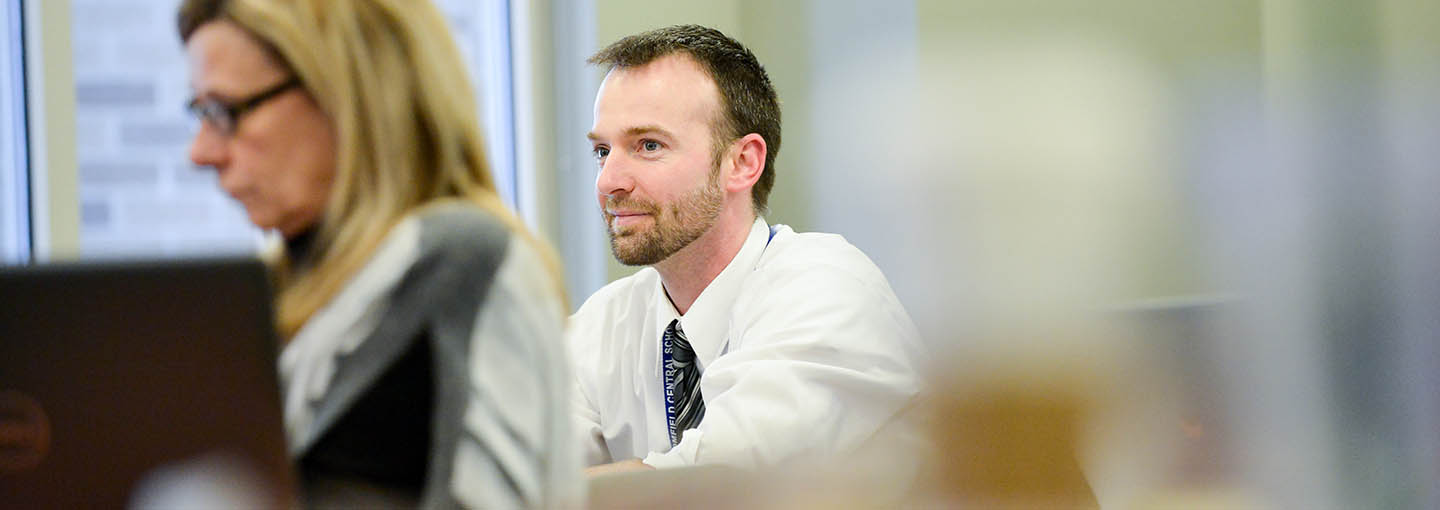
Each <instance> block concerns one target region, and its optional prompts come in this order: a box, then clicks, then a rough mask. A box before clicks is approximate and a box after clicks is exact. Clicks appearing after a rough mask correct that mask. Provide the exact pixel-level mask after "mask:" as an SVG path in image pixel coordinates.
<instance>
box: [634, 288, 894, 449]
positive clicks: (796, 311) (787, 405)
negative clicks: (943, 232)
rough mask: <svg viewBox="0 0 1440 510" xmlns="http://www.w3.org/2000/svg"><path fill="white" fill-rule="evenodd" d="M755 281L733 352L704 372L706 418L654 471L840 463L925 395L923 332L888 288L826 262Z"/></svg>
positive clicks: (740, 311)
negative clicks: (919, 367) (837, 458)
mask: <svg viewBox="0 0 1440 510" xmlns="http://www.w3.org/2000/svg"><path fill="white" fill-rule="evenodd" d="M877 272H878V271H877ZM756 279H757V280H760V281H762V282H763V283H760V284H757V285H755V286H754V287H753V288H749V289H747V290H746V291H744V292H743V293H742V294H741V296H740V298H739V300H738V301H737V302H736V308H735V315H734V317H733V319H732V326H731V345H730V349H729V352H728V353H726V354H724V355H722V356H720V357H719V358H717V359H716V360H715V361H713V362H712V363H711V366H709V367H704V368H703V370H704V372H703V374H704V375H703V376H702V377H701V391H702V393H703V394H704V397H705V418H704V419H703V421H702V422H701V424H700V426H699V427H698V428H697V429H696V430H693V431H690V432H687V433H686V434H685V437H684V439H683V440H682V441H681V442H680V443H679V444H677V445H676V446H675V447H674V448H671V449H670V450H669V451H666V452H653V453H651V454H649V455H648V456H646V458H645V459H644V462H645V463H646V464H649V465H651V466H655V467H671V466H681V465H691V464H697V463H706V464H709V463H720V464H729V465H734V466H738V467H742V468H743V467H766V466H774V465H777V464H781V463H785V462H790V461H796V460H820V459H824V458H827V457H831V456H834V455H839V454H844V453H847V452H849V451H852V450H854V449H856V448H858V447H860V446H861V445H862V444H863V443H864V442H865V441H866V440H867V439H868V438H870V437H871V436H873V435H875V434H876V432H877V431H879V430H880V429H881V428H882V427H885V426H886V425H887V424H888V423H889V422H891V420H893V419H895V417H896V416H897V414H898V413H899V412H900V411H901V410H902V409H904V408H905V407H906V406H908V405H909V404H910V401H911V400H912V399H913V398H914V396H915V395H916V394H917V393H918V392H919V381H918V379H919V376H918V374H917V371H916V367H915V364H916V363H917V361H916V360H917V359H918V352H919V339H918V334H917V333H916V332H915V329H914V325H913V324H912V323H911V322H910V319H909V317H908V315H906V313H905V311H904V309H903V308H902V307H901V306H900V304H899V302H898V300H897V299H896V298H895V297H894V294H893V293H892V292H891V291H890V289H889V287H888V285H886V284H884V282H883V280H879V281H876V279H872V278H865V277H864V275H858V276H857V275H855V274H854V273H853V272H847V271H844V270H840V269H838V268H834V267H829V266H825V265H823V264H818V265H812V266H808V267H805V268H792V269H790V270H783V271H781V270H777V271H773V272H772V274H767V275H758V276H757V278H756Z"/></svg>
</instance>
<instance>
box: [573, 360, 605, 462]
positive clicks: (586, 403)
mask: <svg viewBox="0 0 1440 510" xmlns="http://www.w3.org/2000/svg"><path fill="white" fill-rule="evenodd" d="M574 383H575V384H574V385H573V390H572V391H571V393H570V400H571V418H572V421H573V423H574V430H575V432H577V433H578V435H579V437H580V449H581V451H582V455H583V457H584V459H585V465H586V466H594V465H598V464H605V463H608V462H613V459H611V458H610V450H609V449H608V448H606V447H605V435H604V433H603V432H602V429H601V427H600V411H599V410H597V409H596V407H595V405H594V403H592V402H591V400H590V397H589V396H588V395H587V394H586V393H585V387H584V385H583V384H581V383H580V379H579V376H578V375H577V376H576V377H575V379H574Z"/></svg>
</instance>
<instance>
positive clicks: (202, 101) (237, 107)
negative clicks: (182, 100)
mask: <svg viewBox="0 0 1440 510" xmlns="http://www.w3.org/2000/svg"><path fill="white" fill-rule="evenodd" d="M298 86H300V78H296V77H291V78H290V79H288V80H285V81H284V82H282V83H280V84H279V85H275V86H273V87H270V88H268V89H265V90H263V91H261V92H260V93H258V94H255V95H253V96H250V97H249V98H248V99H242V100H239V101H236V102H234V103H225V102H221V101H218V100H215V99H209V98H198V97H197V98H195V99H191V100H190V103H189V104H187V105H185V109H186V110H187V111H189V112H190V115H193V116H195V118H198V119H200V120H201V121H203V122H209V123H210V125H211V126H213V127H215V129H218V130H220V132H221V133H222V134H224V135H225V136H230V135H232V134H235V125H236V124H237V123H239V122H240V116H242V115H245V114H246V113H249V112H250V111H252V110H254V109H255V108H257V107H259V106H260V105H261V104H263V103H264V102H265V101H269V100H270V99H273V98H274V97H275V96H278V95H280V93H282V92H285V91H287V90H290V89H291V88H294V87H298Z"/></svg>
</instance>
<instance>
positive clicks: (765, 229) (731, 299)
mask: <svg viewBox="0 0 1440 510" xmlns="http://www.w3.org/2000/svg"><path fill="white" fill-rule="evenodd" d="M769 241H770V225H769V224H768V223H765V218H760V217H756V218H755V223H752V224H751V225H750V234H749V236H747V237H746V238H745V244H744V245H742V246H741V247H740V251H739V252H738V253H736V254H735V258H733V259H730V263H729V264H727V265H726V266H725V269H724V270H721V271H720V274H719V275H717V276H716V277H715V279H714V280H711V281H710V285H707V286H705V290H703V291H700V296H699V297H697V298H695V303H694V304H692V305H690V310H689V311H688V312H686V313H685V315H684V316H681V315H680V313H679V312H678V311H676V310H675V305H674V304H673V303H671V302H670V298H669V297H667V296H666V294H665V287H664V283H663V282H661V281H660V279H659V278H656V279H655V285H656V288H655V299H656V301H658V303H656V306H657V308H658V310H657V311H658V313H656V314H655V318H656V321H657V322H656V326H657V327H656V331H657V332H659V334H658V335H656V337H655V338H656V341H659V339H660V336H659V335H663V334H664V333H665V328H667V327H669V326H670V321H672V320H675V319H676V318H678V319H680V328H681V329H683V330H685V339H686V340H689V341H690V346H691V347H694V348H695V357H696V359H698V360H699V361H700V366H701V367H702V368H703V367H706V366H709V365H710V362H711V361H714V360H715V358H716V357H719V356H720V351H721V350H722V349H724V348H725V343H726V341H727V340H728V339H729V338H730V310H731V309H733V308H734V304H735V298H737V297H738V296H739V295H740V288H741V287H742V286H743V285H744V284H745V278H747V277H748V276H749V275H750V273H751V272H754V270H755V265H756V264H758V263H759V262H760V255H761V254H763V253H765V245H766V244H767V243H768V242H769Z"/></svg>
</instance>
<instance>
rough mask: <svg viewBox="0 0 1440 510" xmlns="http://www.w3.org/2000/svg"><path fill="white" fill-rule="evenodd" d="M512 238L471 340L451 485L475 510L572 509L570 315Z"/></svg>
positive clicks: (534, 260)
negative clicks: (566, 334) (567, 323)
mask: <svg viewBox="0 0 1440 510" xmlns="http://www.w3.org/2000/svg"><path fill="white" fill-rule="evenodd" d="M540 260H541V259H540V257H539V256H538V255H537V254H535V253H534V251H533V249H532V248H531V247H530V246H529V245H528V243H527V242H526V241H524V240H521V239H519V238H518V237H516V238H512V240H511V241H510V248H509V250H507V256H506V257H505V260H504V261H503V262H502V264H501V266H500V268H499V269H498V270H497V273H496V277H495V280H494V282H493V283H492V284H491V288H490V290H489V294H488V296H487V297H486V299H485V302H484V305H483V306H482V309H481V310H480V312H479V315H478V317H477V319H476V320H477V321H478V322H477V326H478V327H477V328H476V330H475V333H474V335H475V336H474V338H472V341H471V344H470V345H471V347H470V348H471V350H472V352H471V355H470V368H469V370H470V374H469V375H470V387H469V397H468V402H467V404H466V410H465V415H464V427H465V432H466V433H464V434H461V436H460V440H459V442H458V444H457V446H456V450H455V453H454V463H455V464H454V469H453V471H452V473H453V475H452V477H451V480H450V489H451V493H452V494H453V495H454V496H455V499H456V501H458V502H460V503H462V504H463V505H465V506H467V507H472V508H570V507H575V506H579V505H582V504H583V501H584V480H583V478H582V476H581V472H580V453H579V446H578V445H577V444H576V442H575V441H574V437H575V435H574V433H573V432H572V431H571V429H570V427H571V422H570V420H569V409H568V407H569V403H570V391H571V389H572V387H571V384H572V379H571V377H570V369H569V363H568V357H567V356H566V353H565V349H564V345H563V338H562V335H563V328H564V320H565V311H564V306H563V304H562V301H561V299H560V297H559V296H558V295H556V293H555V292H554V291H553V290H552V288H551V287H550V285H549V282H551V281H552V279H553V276H552V275H550V274H549V273H548V271H546V269H545V268H544V266H543V265H542V264H540V262H539V261H540Z"/></svg>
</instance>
